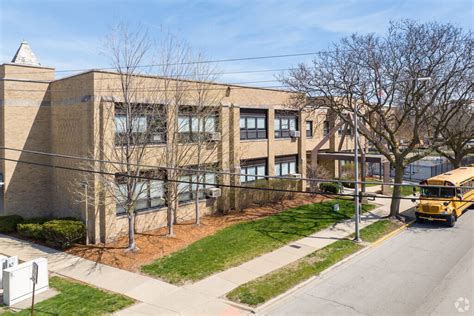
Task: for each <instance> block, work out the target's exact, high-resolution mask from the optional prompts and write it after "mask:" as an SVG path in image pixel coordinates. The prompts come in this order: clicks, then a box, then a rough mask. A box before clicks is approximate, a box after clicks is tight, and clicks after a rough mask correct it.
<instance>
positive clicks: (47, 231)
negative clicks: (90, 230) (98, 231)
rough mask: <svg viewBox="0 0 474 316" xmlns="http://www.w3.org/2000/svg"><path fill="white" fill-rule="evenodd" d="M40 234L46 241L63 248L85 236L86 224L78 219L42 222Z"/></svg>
mask: <svg viewBox="0 0 474 316" xmlns="http://www.w3.org/2000/svg"><path fill="white" fill-rule="evenodd" d="M42 235H43V237H44V239H45V240H46V242H47V243H49V244H51V245H52V246H55V247H60V248H62V249H65V248H69V247H71V245H72V244H73V243H74V242H77V241H80V240H81V239H83V238H84V237H85V235H86V226H85V225H84V223H82V222H81V221H78V220H61V219H56V220H52V221H49V222H46V223H44V224H43V231H42Z"/></svg>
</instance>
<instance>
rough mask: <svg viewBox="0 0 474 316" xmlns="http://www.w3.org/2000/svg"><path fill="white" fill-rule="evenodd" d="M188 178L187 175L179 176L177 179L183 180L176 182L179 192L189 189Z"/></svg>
mask: <svg viewBox="0 0 474 316" xmlns="http://www.w3.org/2000/svg"><path fill="white" fill-rule="evenodd" d="M190 180H191V179H190V177H189V176H182V177H179V181H183V182H179V183H178V192H180V193H181V192H185V191H189V190H190V189H191V186H190V184H189V181H190Z"/></svg>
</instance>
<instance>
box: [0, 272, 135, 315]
mask: <svg viewBox="0 0 474 316" xmlns="http://www.w3.org/2000/svg"><path fill="white" fill-rule="evenodd" d="M49 284H50V286H51V287H52V288H54V289H55V290H57V291H58V292H59V294H58V295H56V296H54V297H52V298H50V299H47V300H45V301H42V302H39V303H37V304H35V315H65V316H66V315H105V314H111V313H113V312H116V311H118V310H121V309H123V308H125V307H127V306H129V305H131V304H133V303H134V300H133V299H131V298H128V297H126V296H123V295H120V294H114V293H110V292H106V291H103V290H100V289H97V288H95V287H91V286H88V285H85V284H82V283H78V282H74V281H70V280H66V279H64V278H61V277H57V276H54V277H52V278H50V279H49ZM7 315H8V316H12V315H16V316H22V315H24V316H27V315H31V310H30V309H25V310H22V311H21V312H12V311H7V312H5V313H3V314H2V316H7Z"/></svg>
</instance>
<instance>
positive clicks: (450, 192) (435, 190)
mask: <svg viewBox="0 0 474 316" xmlns="http://www.w3.org/2000/svg"><path fill="white" fill-rule="evenodd" d="M421 196H424V197H453V196H454V188H440V187H421Z"/></svg>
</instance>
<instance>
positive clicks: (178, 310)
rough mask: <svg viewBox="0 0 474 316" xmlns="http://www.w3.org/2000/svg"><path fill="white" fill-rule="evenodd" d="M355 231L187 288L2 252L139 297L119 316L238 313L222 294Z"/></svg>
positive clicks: (342, 226) (9, 249) (3, 244)
mask: <svg viewBox="0 0 474 316" xmlns="http://www.w3.org/2000/svg"><path fill="white" fill-rule="evenodd" d="M375 203H376V204H379V205H380V206H379V207H377V208H376V209H374V210H372V211H371V212H369V213H367V214H364V215H363V216H362V223H361V227H365V226H367V225H369V224H371V223H373V222H375V221H377V220H379V219H380V218H381V217H382V216H385V215H387V214H388V209H389V207H388V206H389V205H390V199H377V200H376V201H375ZM412 206H413V204H412V203H411V202H410V201H406V200H402V201H401V207H400V209H401V211H404V210H406V209H408V208H410V207H412ZM353 232H354V220H347V221H344V222H341V223H338V224H335V225H333V226H331V227H329V228H327V229H324V230H322V231H319V232H317V233H315V234H313V235H311V236H308V237H304V238H302V239H299V240H297V241H295V242H292V243H290V244H289V245H286V246H283V247H281V248H279V249H277V250H275V251H272V252H270V253H267V254H264V255H262V256H260V257H257V258H255V259H253V260H250V261H248V262H246V263H244V264H242V265H240V266H237V267H233V268H230V269H228V270H226V271H223V272H220V273H216V274H214V275H212V276H210V277H208V278H206V279H203V280H201V281H198V282H196V283H193V284H189V285H185V286H183V287H178V286H175V285H171V284H169V283H166V282H163V281H160V280H157V279H155V278H152V277H148V276H145V275H142V274H138V273H133V272H129V271H125V270H121V269H117V268H114V267H110V266H107V265H103V264H99V263H96V262H93V261H90V260H86V259H83V258H79V257H76V256H73V255H69V254H67V253H64V252H61V251H58V250H54V249H51V248H48V247H44V246H40V245H36V244H32V243H30V242H27V241H23V240H19V239H16V238H13V237H10V236H5V235H0V253H3V254H5V255H9V256H13V255H17V256H18V257H19V258H20V259H21V260H31V259H34V258H37V257H46V258H47V259H48V264H49V270H50V271H51V272H54V273H57V274H60V275H63V276H66V277H69V278H72V279H76V280H79V281H82V282H85V283H89V284H92V285H94V286H96V287H99V288H102V289H105V290H108V291H112V292H116V293H120V294H123V295H126V296H129V297H131V298H133V299H135V300H137V301H138V302H137V304H135V305H133V306H131V307H129V308H127V309H124V310H122V311H120V312H118V313H117V315H156V314H160V315H190V314H192V315H230V314H231V315H239V314H247V313H248V312H247V311H245V310H241V309H239V308H236V307H234V306H233V305H229V304H227V303H226V302H225V301H224V300H222V299H221V297H223V296H224V295H225V294H226V293H228V292H229V291H231V290H233V289H234V288H236V287H238V286H239V285H242V284H244V283H246V282H248V281H251V280H253V279H255V278H258V277H260V276H262V275H265V274H267V273H270V272H272V271H274V270H276V269H279V268H281V267H283V266H285V265H287V264H289V263H291V262H294V261H296V260H298V259H300V258H302V257H304V256H306V255H308V254H309V253H311V252H314V251H316V250H318V249H321V248H323V247H325V246H327V245H329V244H331V243H333V242H335V241H337V240H339V239H342V238H345V237H347V236H348V235H350V234H352V233H353Z"/></svg>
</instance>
